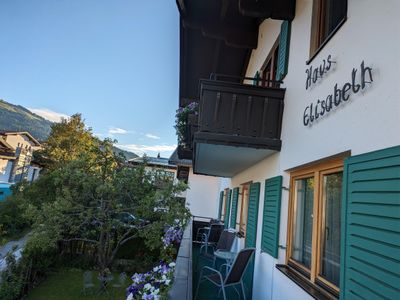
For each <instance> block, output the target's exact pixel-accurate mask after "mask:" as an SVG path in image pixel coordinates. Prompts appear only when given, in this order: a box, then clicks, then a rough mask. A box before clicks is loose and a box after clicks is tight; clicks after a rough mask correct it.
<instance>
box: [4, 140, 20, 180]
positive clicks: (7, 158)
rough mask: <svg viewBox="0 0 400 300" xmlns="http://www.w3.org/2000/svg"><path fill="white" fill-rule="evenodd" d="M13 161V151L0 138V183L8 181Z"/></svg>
mask: <svg viewBox="0 0 400 300" xmlns="http://www.w3.org/2000/svg"><path fill="white" fill-rule="evenodd" d="M15 159H16V157H15V149H14V148H13V147H12V146H11V145H9V144H8V143H7V142H6V141H5V140H4V139H3V138H2V137H0V182H8V181H9V180H10V176H11V171H12V166H13V162H14V161H15Z"/></svg>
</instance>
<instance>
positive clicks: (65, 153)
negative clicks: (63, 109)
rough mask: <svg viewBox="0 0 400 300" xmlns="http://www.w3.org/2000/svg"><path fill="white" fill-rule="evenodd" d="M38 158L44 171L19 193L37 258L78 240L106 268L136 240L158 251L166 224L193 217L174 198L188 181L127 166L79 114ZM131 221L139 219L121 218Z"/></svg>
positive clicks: (58, 126)
mask: <svg viewBox="0 0 400 300" xmlns="http://www.w3.org/2000/svg"><path fill="white" fill-rule="evenodd" d="M40 156H41V157H42V158H43V160H44V161H45V162H46V167H47V168H48V169H47V172H46V173H45V174H43V175H42V176H41V177H40V178H39V179H38V180H37V181H36V182H34V183H33V184H31V185H22V186H20V187H19V189H18V191H17V192H16V193H15V195H14V197H21V198H23V199H25V202H24V204H23V207H24V214H23V216H24V218H26V219H27V220H29V222H30V223H31V224H32V228H33V236H34V237H35V241H36V246H35V247H33V246H32V247H33V249H37V252H38V253H40V252H41V251H39V250H40V249H42V250H44V249H45V248H46V247H47V248H49V249H53V248H56V247H57V243H59V242H64V243H68V242H75V241H79V242H82V243H85V244H86V245H90V246H91V247H93V248H94V249H96V258H97V262H98V266H99V267H100V268H102V269H105V268H107V267H110V266H111V265H112V263H113V261H114V259H115V257H116V255H117V253H118V251H119V249H120V248H121V247H122V246H123V245H125V244H126V243H127V242H129V241H130V240H132V239H134V238H137V237H142V238H143V239H145V240H146V243H147V245H148V246H149V247H150V248H151V249H157V248H161V247H162V244H161V236H162V234H163V229H164V227H165V226H166V225H168V224H172V223H173V222H174V220H176V219H184V218H187V217H188V216H189V212H188V210H187V208H186V207H185V205H184V204H183V203H182V202H181V201H178V200H177V195H178V194H179V193H180V192H182V191H184V190H185V189H186V185H185V184H183V183H178V184H175V183H174V182H173V181H171V180H166V177H165V173H163V172H160V171H149V170H148V169H146V168H145V165H142V166H138V167H135V168H132V167H129V166H127V165H125V164H124V163H123V160H122V159H121V157H119V156H117V155H115V154H114V152H113V141H111V140H104V141H100V140H99V139H97V138H95V137H93V135H92V134H91V131H90V129H86V127H85V125H84V123H83V121H82V119H81V116H80V115H74V116H73V117H72V118H71V119H69V120H64V121H63V122H62V123H60V124H56V125H54V126H53V127H52V132H51V134H50V138H49V140H48V142H47V143H46V144H45V145H44V148H43V150H42V151H41V153H40ZM160 182H162V183H163V184H162V185H160ZM131 216H135V217H136V219H135V220H136V221H133V220H131V221H130V222H127V221H126V220H124V218H125V217H131Z"/></svg>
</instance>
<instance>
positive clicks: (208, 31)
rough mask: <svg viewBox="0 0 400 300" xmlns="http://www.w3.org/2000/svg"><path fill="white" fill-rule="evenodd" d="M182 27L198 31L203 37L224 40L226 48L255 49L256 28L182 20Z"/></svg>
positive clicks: (256, 39)
mask: <svg viewBox="0 0 400 300" xmlns="http://www.w3.org/2000/svg"><path fill="white" fill-rule="evenodd" d="M183 26H184V27H186V28H191V29H199V30H201V33H202V34H203V36H205V37H208V38H213V39H220V40H224V41H225V43H226V44H227V45H228V46H232V47H236V48H245V49H255V48H257V42H258V26H257V25H254V26H239V25H235V24H234V25H226V24H225V23H224V22H199V21H193V20H189V19H185V20H183Z"/></svg>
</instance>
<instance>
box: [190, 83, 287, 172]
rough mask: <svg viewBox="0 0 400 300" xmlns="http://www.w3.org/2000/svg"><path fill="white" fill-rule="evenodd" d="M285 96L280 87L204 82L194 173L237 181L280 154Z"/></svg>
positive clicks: (194, 135) (195, 141)
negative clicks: (230, 178) (235, 179)
mask: <svg viewBox="0 0 400 300" xmlns="http://www.w3.org/2000/svg"><path fill="white" fill-rule="evenodd" d="M270 85H272V84H270ZM284 95H285V89H282V88H279V87H261V86H254V85H248V84H239V83H232V82H226V81H216V80H201V81H200V96H199V99H200V102H199V116H198V124H197V126H198V127H197V131H196V132H194V134H193V140H192V150H193V163H194V172H195V173H197V174H205V175H214V176H221V177H232V176H234V175H235V174H237V173H239V172H241V171H243V170H244V169H246V168H248V167H250V166H252V165H254V164H255V163H257V162H258V161H260V160H262V159H264V158H265V157H267V156H269V155H272V154H274V153H276V152H277V151H280V149H281V144H282V142H281V139H280V136H281V124H282V114H283V98H284Z"/></svg>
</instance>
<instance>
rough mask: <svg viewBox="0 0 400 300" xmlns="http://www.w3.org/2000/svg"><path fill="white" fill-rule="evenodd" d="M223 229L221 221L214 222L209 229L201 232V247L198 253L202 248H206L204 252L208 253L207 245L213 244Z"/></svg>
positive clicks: (217, 240) (218, 238)
mask: <svg viewBox="0 0 400 300" xmlns="http://www.w3.org/2000/svg"><path fill="white" fill-rule="evenodd" d="M223 231H224V224H222V223H214V224H211V225H210V229H209V230H208V231H206V232H204V233H203V234H202V238H201V244H202V245H201V247H200V253H201V250H202V249H204V248H205V249H206V253H208V247H209V246H215V245H216V244H217V243H218V242H219V240H220V237H221V235H222V232H223Z"/></svg>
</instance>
